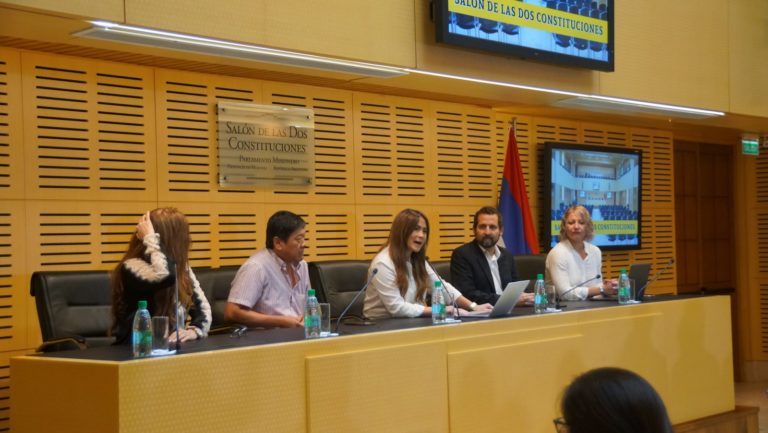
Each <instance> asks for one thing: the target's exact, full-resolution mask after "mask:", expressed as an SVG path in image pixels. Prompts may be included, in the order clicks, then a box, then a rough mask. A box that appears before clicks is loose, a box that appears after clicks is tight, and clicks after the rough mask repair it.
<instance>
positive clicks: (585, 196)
mask: <svg viewBox="0 0 768 433" xmlns="http://www.w3.org/2000/svg"><path fill="white" fill-rule="evenodd" d="M546 161H547V163H546V168H545V170H546V171H545V175H546V176H547V178H546V180H547V181H548V182H549V190H548V194H547V196H546V199H545V200H544V204H545V206H546V208H545V209H548V210H549V211H548V212H549V218H545V220H546V227H545V228H544V231H543V233H547V234H548V238H547V240H548V241H549V242H545V245H546V244H547V243H548V244H549V247H550V248H551V247H554V246H555V245H557V242H558V241H559V239H558V235H559V234H560V221H561V219H562V217H563V214H564V213H565V210H566V209H567V208H568V207H570V206H572V205H575V204H580V205H583V206H584V207H586V208H587V209H588V210H589V211H590V215H591V216H592V223H593V225H594V238H593V239H592V241H591V242H592V243H593V244H595V245H597V246H598V247H600V248H601V249H606V250H631V249H639V248H640V228H641V227H640V220H641V218H640V217H641V215H642V214H641V209H640V205H641V203H642V178H641V172H642V152H641V151H639V150H635V149H621V148H614V147H600V146H589V145H581V144H563V143H546Z"/></svg>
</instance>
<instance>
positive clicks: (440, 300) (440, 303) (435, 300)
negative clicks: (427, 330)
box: [432, 280, 448, 323]
mask: <svg viewBox="0 0 768 433" xmlns="http://www.w3.org/2000/svg"><path fill="white" fill-rule="evenodd" d="M447 297H448V296H447V294H446V293H445V289H443V283H442V282H440V280H437V281H435V288H434V290H432V323H445V317H446V314H445V313H446V307H445V301H446V299H447Z"/></svg>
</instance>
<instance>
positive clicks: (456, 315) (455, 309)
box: [424, 257, 460, 320]
mask: <svg viewBox="0 0 768 433" xmlns="http://www.w3.org/2000/svg"><path fill="white" fill-rule="evenodd" d="M424 261H425V262H427V264H428V265H429V267H430V268H432V271H433V272H434V273H435V275H437V279H438V280H440V284H442V285H443V289H444V290H445V293H447V294H448V299H450V300H451V305H452V306H453V320H460V319H459V306H458V305H456V300H455V299H454V298H453V294H452V293H451V291H450V290H448V286H446V285H445V280H443V277H442V276H440V274H439V273H438V272H437V271H436V270H435V267H434V266H432V263H431V262H430V261H429V257H424Z"/></svg>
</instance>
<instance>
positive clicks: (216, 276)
mask: <svg viewBox="0 0 768 433" xmlns="http://www.w3.org/2000/svg"><path fill="white" fill-rule="evenodd" d="M238 269H240V267H239V266H224V267H221V268H196V269H193V271H194V272H195V276H196V277H197V281H198V282H199V283H200V288H201V289H203V292H204V293H205V297H206V298H207V299H208V303H209V304H210V305H211V329H210V331H209V332H208V333H209V334H212V335H215V334H223V333H228V332H232V331H233V330H235V329H236V328H239V326H237V325H232V324H231V323H228V322H227V321H226V320H225V319H224V309H225V308H226V306H227V299H228V298H229V289H230V288H231V287H232V280H234V279H235V275H237V270H238Z"/></svg>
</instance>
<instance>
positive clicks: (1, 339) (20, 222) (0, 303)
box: [0, 200, 29, 351]
mask: <svg viewBox="0 0 768 433" xmlns="http://www.w3.org/2000/svg"><path fill="white" fill-rule="evenodd" d="M26 229H27V218H26V216H25V213H24V202H23V201H21V200H1V201H0V351H2V350H12V349H16V348H19V347H24V346H23V345H24V344H25V343H26V337H27V326H28V325H29V321H28V314H27V312H28V309H27V302H28V300H29V290H28V289H27V284H26V283H27V281H28V280H27V279H26V276H27V275H26V274H25V272H24V270H25V259H26V253H27V250H26V248H25V247H24V241H25V237H26Z"/></svg>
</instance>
